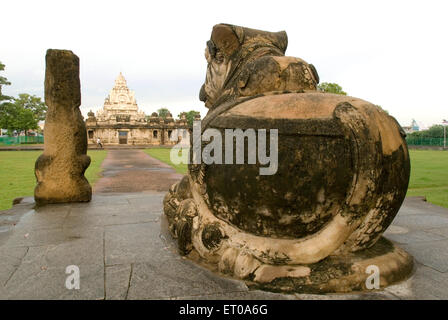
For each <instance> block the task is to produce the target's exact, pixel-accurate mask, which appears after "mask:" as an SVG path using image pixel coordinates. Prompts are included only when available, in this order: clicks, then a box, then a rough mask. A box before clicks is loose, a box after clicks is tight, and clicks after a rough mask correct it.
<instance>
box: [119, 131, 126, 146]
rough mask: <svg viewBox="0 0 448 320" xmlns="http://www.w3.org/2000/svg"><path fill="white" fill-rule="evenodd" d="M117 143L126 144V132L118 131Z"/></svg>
mask: <svg viewBox="0 0 448 320" xmlns="http://www.w3.org/2000/svg"><path fill="white" fill-rule="evenodd" d="M118 141H119V143H120V144H128V132H127V131H118Z"/></svg>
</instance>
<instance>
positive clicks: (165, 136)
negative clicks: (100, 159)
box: [86, 72, 190, 145]
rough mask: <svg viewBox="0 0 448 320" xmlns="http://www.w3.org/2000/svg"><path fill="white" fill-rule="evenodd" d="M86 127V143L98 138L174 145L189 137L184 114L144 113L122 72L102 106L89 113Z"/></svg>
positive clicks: (105, 141)
mask: <svg viewBox="0 0 448 320" xmlns="http://www.w3.org/2000/svg"><path fill="white" fill-rule="evenodd" d="M86 128H87V137H88V141H89V144H95V143H96V140H97V138H100V139H101V142H102V143H103V144H104V145H118V144H128V145H174V144H176V143H178V142H179V141H189V140H190V139H189V126H188V124H187V119H186V117H185V115H182V116H181V119H179V120H175V119H173V116H172V115H171V114H168V116H167V117H166V118H162V117H159V116H158V114H157V113H156V112H153V113H152V114H151V116H150V117H147V116H146V115H145V113H144V112H143V111H140V110H139V108H138V106H137V101H136V100H135V96H134V92H133V91H131V90H129V88H128V86H127V83H126V80H125V78H124V77H123V75H122V74H121V72H120V74H119V75H118V77H117V79H116V80H115V86H114V87H113V88H112V90H111V91H110V93H109V95H108V96H107V97H106V99H105V100H104V106H103V109H102V110H99V111H98V112H97V113H96V115H95V114H94V113H93V112H92V111H90V112H89V113H88V118H87V120H86Z"/></svg>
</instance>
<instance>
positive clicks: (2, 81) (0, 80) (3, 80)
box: [0, 61, 12, 103]
mask: <svg viewBox="0 0 448 320" xmlns="http://www.w3.org/2000/svg"><path fill="white" fill-rule="evenodd" d="M4 70H5V65H4V64H3V63H2V62H1V61H0V71H4ZM9 85H11V82H9V81H8V79H6V78H5V77H3V76H0V103H1V102H2V101H8V100H11V99H12V98H11V97H9V96H4V95H3V93H2V87H3V86H9Z"/></svg>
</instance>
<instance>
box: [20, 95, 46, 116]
mask: <svg viewBox="0 0 448 320" xmlns="http://www.w3.org/2000/svg"><path fill="white" fill-rule="evenodd" d="M14 103H15V104H17V105H19V106H20V108H23V109H26V110H30V111H31V112H32V114H33V115H34V118H35V119H36V120H37V121H38V122H39V121H43V120H45V114H46V113H47V106H46V105H45V103H44V102H42V100H41V98H40V97H36V96H35V95H29V94H27V93H20V94H19V97H18V98H15V99H14Z"/></svg>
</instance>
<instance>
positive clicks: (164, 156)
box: [143, 148, 188, 174]
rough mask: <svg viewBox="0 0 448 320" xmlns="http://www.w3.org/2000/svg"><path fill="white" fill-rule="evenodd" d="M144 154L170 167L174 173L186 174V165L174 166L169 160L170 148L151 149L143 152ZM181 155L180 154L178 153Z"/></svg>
mask: <svg viewBox="0 0 448 320" xmlns="http://www.w3.org/2000/svg"><path fill="white" fill-rule="evenodd" d="M143 151H144V152H145V153H147V154H149V155H150V156H151V157H153V158H156V159H158V160H160V161H162V162H165V163H166V164H169V165H170V166H172V167H173V168H174V169H175V170H176V172H178V173H182V174H186V173H187V170H188V167H187V165H186V164H174V163H172V162H171V160H170V152H171V148H151V149H145V150H143ZM179 155H181V153H179Z"/></svg>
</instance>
